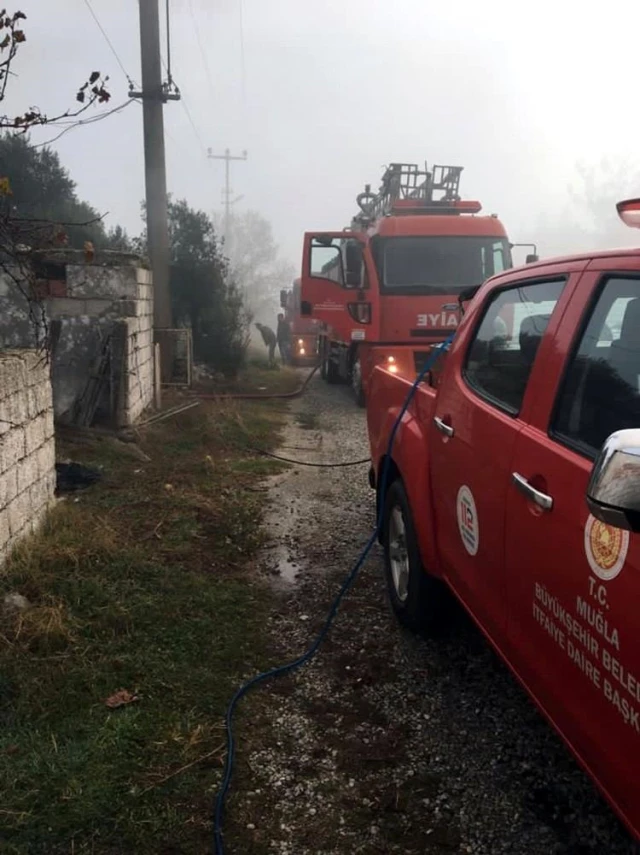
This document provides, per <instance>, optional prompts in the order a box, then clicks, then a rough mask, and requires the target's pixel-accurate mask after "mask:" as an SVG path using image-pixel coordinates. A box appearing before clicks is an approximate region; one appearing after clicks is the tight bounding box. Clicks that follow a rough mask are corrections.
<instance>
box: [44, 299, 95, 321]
mask: <svg viewBox="0 0 640 855" xmlns="http://www.w3.org/2000/svg"><path fill="white" fill-rule="evenodd" d="M86 313H87V310H86V308H85V301H84V300H76V299H74V298H71V297H64V298H62V299H59V300H58V299H55V300H49V315H50V317H51V318H79V317H80V316H81V315H86Z"/></svg>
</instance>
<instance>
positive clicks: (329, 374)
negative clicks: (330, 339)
mask: <svg viewBox="0 0 640 855" xmlns="http://www.w3.org/2000/svg"><path fill="white" fill-rule="evenodd" d="M322 364H323V366H324V374H325V380H326V381H327V383H330V384H331V385H335V384H336V383H339V382H340V372H339V370H338V366H337V365H336V364H335V362H334V361H333V359H331V351H330V349H327V351H326V352H325V355H324V359H323V360H322Z"/></svg>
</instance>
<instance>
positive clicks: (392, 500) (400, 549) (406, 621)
mask: <svg viewBox="0 0 640 855" xmlns="http://www.w3.org/2000/svg"><path fill="white" fill-rule="evenodd" d="M382 530H383V545H384V565H385V575H386V579H387V588H388V590H389V599H390V600H391V606H392V607H393V610H394V612H395V613H396V616H397V618H398V620H399V621H400V623H401V624H403V626H406V627H407V629H410V630H411V631H412V632H417V633H420V634H421V635H427V636H428V635H436V634H437V633H438V632H439V631H440V630H441V629H442V628H443V626H444V623H445V617H446V604H447V590H446V588H445V586H444V584H443V583H442V582H440V580H439V579H435V578H434V577H433V576H429V575H428V574H427V572H426V571H425V569H424V567H423V566H422V560H421V558H420V553H419V551H418V541H417V538H416V532H415V527H414V524H413V517H412V515H411V509H410V507H409V500H408V498H407V494H406V491H405V489H404V485H403V484H402V481H401V480H400V479H398V480H397V481H394V483H393V484H392V485H391V487H389V489H388V491H387V496H386V501H385V505H384V516H383V522H382Z"/></svg>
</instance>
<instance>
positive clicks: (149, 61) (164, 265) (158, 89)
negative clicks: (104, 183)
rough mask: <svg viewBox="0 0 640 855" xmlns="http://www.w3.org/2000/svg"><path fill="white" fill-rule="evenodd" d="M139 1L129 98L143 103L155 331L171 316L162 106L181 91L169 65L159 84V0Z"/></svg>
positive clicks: (170, 320)
mask: <svg viewBox="0 0 640 855" xmlns="http://www.w3.org/2000/svg"><path fill="white" fill-rule="evenodd" d="M138 2H139V5H140V53H141V60H142V91H140V92H134V91H131V92H130V93H129V95H130V96H131V97H132V98H140V99H141V100H142V111H143V128H144V169H145V188H146V207H147V244H148V250H149V259H150V261H151V270H152V273H153V307H154V308H153V322H154V327H155V328H156V329H168V328H169V327H171V326H172V317H171V298H170V295H169V227H168V218H167V174H166V166H165V153H164V117H163V106H164V104H165V103H166V102H167V101H179V100H180V92H179V91H178V89H177V87H176V86H174V84H173V81H172V79H171V70H170V66H169V69H168V81H167V83H166V84H165V83H163V81H162V68H161V62H160V16H159V11H158V5H159V0H138Z"/></svg>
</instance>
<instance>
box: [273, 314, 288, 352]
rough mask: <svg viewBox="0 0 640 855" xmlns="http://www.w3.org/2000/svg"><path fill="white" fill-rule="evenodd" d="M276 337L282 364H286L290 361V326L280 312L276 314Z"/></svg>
mask: <svg viewBox="0 0 640 855" xmlns="http://www.w3.org/2000/svg"><path fill="white" fill-rule="evenodd" d="M276 338H277V339H278V350H279V351H280V359H281V360H282V364H283V365H288V364H289V363H290V362H291V326H290V325H289V321H288V320H287V319H286V318H285V316H284V315H283V314H282V313H280V314H279V315H278V332H277V333H276Z"/></svg>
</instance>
